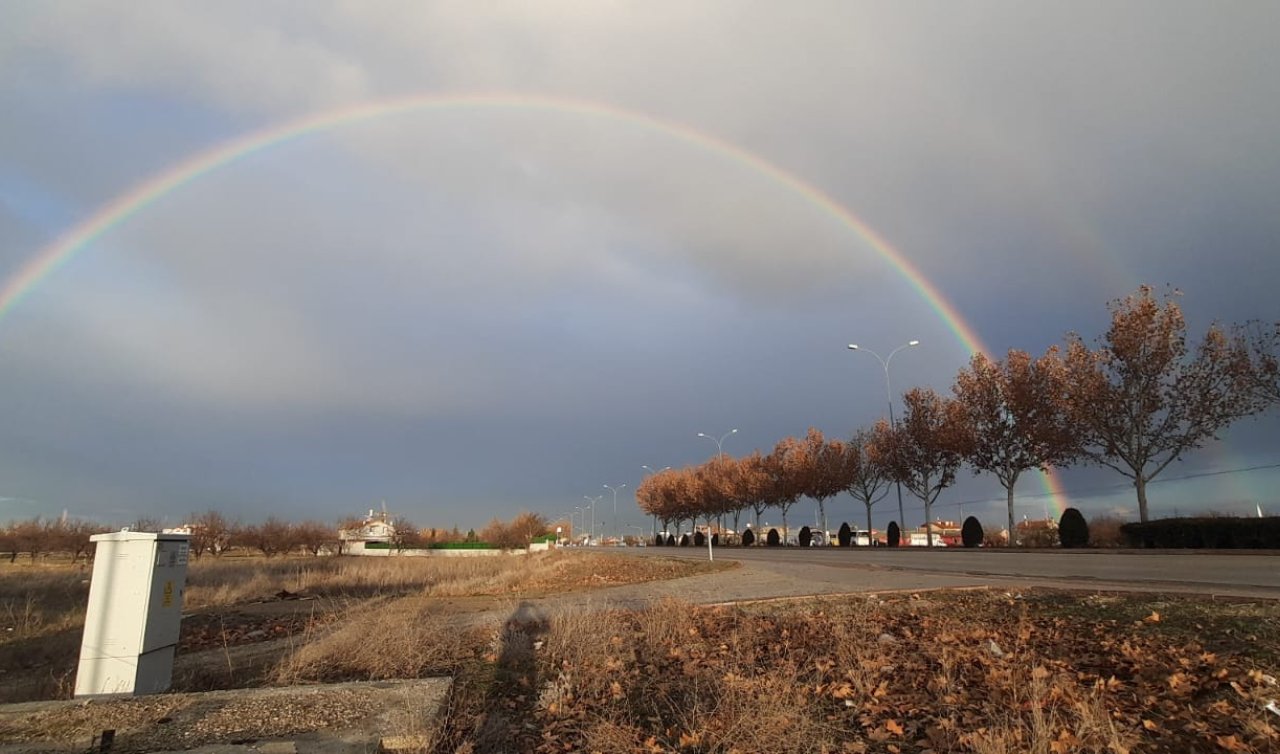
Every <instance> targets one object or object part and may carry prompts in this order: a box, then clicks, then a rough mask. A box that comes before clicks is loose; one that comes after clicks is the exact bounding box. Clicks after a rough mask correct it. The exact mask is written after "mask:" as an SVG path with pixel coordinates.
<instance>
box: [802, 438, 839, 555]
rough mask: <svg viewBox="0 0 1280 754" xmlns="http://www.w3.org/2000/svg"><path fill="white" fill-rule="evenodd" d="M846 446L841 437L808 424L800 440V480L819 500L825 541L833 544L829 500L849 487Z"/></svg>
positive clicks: (806, 492) (805, 492)
mask: <svg viewBox="0 0 1280 754" xmlns="http://www.w3.org/2000/svg"><path fill="white" fill-rule="evenodd" d="M844 454H845V447H844V443H843V442H841V441H840V440H831V441H828V440H827V439H826V438H825V437H823V435H822V432H821V431H820V430H818V429H816V428H814V427H810V428H809V432H808V434H806V435H805V438H804V440H802V441H800V447H799V454H798V456H797V462H796V474H797V475H798V478H797V480H796V481H797V483H798V484H799V485H800V487H801V490H802V493H801V494H803V495H805V496H806V497H811V498H813V499H814V500H815V501H816V502H817V503H818V515H819V517H820V519H821V521H822V534H823V543H824V544H830V542H829V540H830V538H831V537H830V532H831V530H830V529H828V528H827V500H828V499H829V498H831V497H834V496H836V495H838V494H840V493H841V492H844V490H845V489H846V488H847V487H848V485H849V482H848V480H847V479H846V475H845V470H846V469H845V457H844Z"/></svg>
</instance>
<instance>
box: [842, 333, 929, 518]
mask: <svg viewBox="0 0 1280 754" xmlns="http://www.w3.org/2000/svg"><path fill="white" fill-rule="evenodd" d="M918 345H920V341H918V340H909V341H907V342H906V343H903V344H902V345H900V346H898V347H897V348H895V349H893V350H892V351H890V352H889V358H887V359H882V358H880V354H878V353H876V352H875V351H872V350H871V349H870V348H859V347H858V345H857V344H856V343H850V344H849V350H850V351H866V352H867V353H869V354H871V355H872V356H874V357H876V361H879V362H880V366H882V367H884V393H885V397H886V398H888V400H889V426H890V427H891V428H893V429H894V430H895V431H896V430H897V429H898V422H897V420H895V419H894V418H893V388H891V387H889V362H891V361H893V355H894V354H895V353H897V352H898V351H901V350H902V349H904V348H911V347H912V346H918ZM893 483H894V484H895V485H896V486H897V488H898V521H899V522H900V523H899V524H898V525H899V526H906V525H907V521H906V514H905V512H904V511H903V509H902V483H901V482H899V481H898V480H896V479H895V480H894V481H893ZM867 536H871V534H870V533H869V532H868V534H867Z"/></svg>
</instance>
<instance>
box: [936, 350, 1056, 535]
mask: <svg viewBox="0 0 1280 754" xmlns="http://www.w3.org/2000/svg"><path fill="white" fill-rule="evenodd" d="M952 392H953V393H954V394H955V397H956V400H957V401H959V403H960V407H961V408H962V409H963V410H964V416H965V421H966V423H967V425H968V427H967V429H968V432H969V435H970V441H971V442H970V444H969V452H968V457H967V459H966V460H968V461H969V463H970V464H971V465H972V466H973V467H974V473H979V472H982V471H987V472H990V473H992V474H994V475H995V477H996V479H997V480H999V482H1000V485H1001V486H1002V487H1004V490H1005V496H1006V499H1007V502H1008V518H1009V531H1010V532H1013V531H1014V528H1013V523H1014V515H1013V488H1014V486H1015V485H1017V483H1018V478H1019V477H1020V476H1021V475H1022V473H1023V472H1024V471H1029V470H1031V469H1040V470H1042V471H1047V470H1048V469H1049V467H1050V466H1059V465H1064V464H1067V463H1069V462H1070V461H1071V460H1072V459H1073V458H1075V457H1077V456H1078V454H1079V445H1078V442H1077V438H1076V434H1075V432H1073V431H1072V426H1073V425H1072V423H1071V420H1070V418H1069V416H1068V414H1067V404H1066V366H1065V364H1064V363H1063V360H1062V358H1061V356H1060V355H1059V353H1058V350H1057V348H1050V349H1049V350H1048V351H1047V352H1046V353H1045V355H1044V356H1041V357H1040V358H1039V359H1035V360H1033V359H1032V358H1031V356H1030V355H1029V354H1028V353H1027V352H1025V351H1018V350H1010V351H1009V354H1008V356H1006V357H1005V359H1004V360H1003V361H998V362H994V361H991V360H990V359H988V358H987V357H986V356H984V355H983V354H980V353H978V354H974V356H973V358H972V359H971V360H970V362H969V366H968V368H966V369H962V370H960V373H959V374H958V375H956V382H955V385H954V386H953V387H952ZM1011 544H1012V542H1011Z"/></svg>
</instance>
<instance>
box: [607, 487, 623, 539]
mask: <svg viewBox="0 0 1280 754" xmlns="http://www.w3.org/2000/svg"><path fill="white" fill-rule="evenodd" d="M626 486H627V485H625V484H620V485H618V486H617V487H611V486H609V485H607V484H606V485H604V488H605V489H606V490H612V491H613V536H614V537H617V536H618V532H619V529H618V490H620V489H622V488H623V487H626Z"/></svg>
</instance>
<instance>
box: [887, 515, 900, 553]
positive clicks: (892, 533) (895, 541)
mask: <svg viewBox="0 0 1280 754" xmlns="http://www.w3.org/2000/svg"><path fill="white" fill-rule="evenodd" d="M885 536H886V537H887V538H888V539H889V546H890V547H897V546H898V545H900V544H902V530H901V529H899V528H898V522H897V521H890V522H889V530H888V532H886V534H885Z"/></svg>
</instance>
